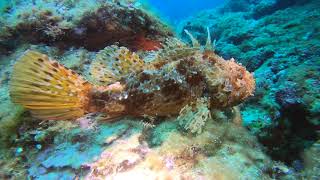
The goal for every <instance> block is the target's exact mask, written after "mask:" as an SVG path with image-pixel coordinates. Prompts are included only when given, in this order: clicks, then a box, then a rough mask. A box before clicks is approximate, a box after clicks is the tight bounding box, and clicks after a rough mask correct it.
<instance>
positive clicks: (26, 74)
mask: <svg viewBox="0 0 320 180" xmlns="http://www.w3.org/2000/svg"><path fill="white" fill-rule="evenodd" d="M91 88H92V85H91V84H90V83H88V82H86V81H85V80H83V79H82V78H81V77H80V76H79V75H78V74H76V73H75V72H74V71H72V70H70V69H67V68H66V67H64V66H63V65H61V64H59V63H58V62H57V61H54V60H50V59H49V58H48V56H46V55H44V54H41V53H39V52H36V51H31V50H28V51H26V52H25V53H24V54H23V55H22V56H21V57H20V59H19V60H18V61H17V63H16V64H15V65H14V67H13V72H12V76H11V82H10V96H11V100H12V101H13V102H14V103H16V104H20V105H22V106H24V107H25V108H27V109H28V110H30V111H31V113H32V115H33V116H34V117H36V118H39V119H44V120H68V119H75V118H78V117H80V116H82V115H84V114H85V113H86V109H88V104H89V92H90V90H91Z"/></svg>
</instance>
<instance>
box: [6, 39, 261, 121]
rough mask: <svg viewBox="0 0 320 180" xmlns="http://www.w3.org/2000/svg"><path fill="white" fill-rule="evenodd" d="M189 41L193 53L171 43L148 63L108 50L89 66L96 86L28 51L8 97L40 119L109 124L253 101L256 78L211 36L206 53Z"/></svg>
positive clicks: (119, 50)
mask: <svg viewBox="0 0 320 180" xmlns="http://www.w3.org/2000/svg"><path fill="white" fill-rule="evenodd" d="M190 36H191V35H190ZM191 40H192V43H193V47H189V46H187V45H186V44H184V43H182V42H180V41H179V40H177V39H171V40H168V41H167V43H166V44H164V45H163V48H162V49H159V51H157V52H153V56H152V57H153V58H152V59H151V60H148V62H147V61H146V60H143V58H141V57H139V56H138V55H137V54H136V53H133V52H131V51H129V50H128V49H127V48H125V47H117V46H110V47H107V48H105V49H104V50H102V51H100V52H99V53H98V54H97V58H96V60H95V61H93V62H92V64H91V67H90V78H89V79H90V81H91V82H92V83H93V84H90V83H87V82H85V81H84V80H82V78H81V77H79V76H78V75H76V74H75V73H73V72H72V71H71V70H67V69H66V68H64V67H63V66H62V65H60V64H58V63H57V62H55V61H52V60H48V58H47V57H46V56H45V55H42V54H40V53H36V52H33V51H28V52H26V53H25V55H23V56H22V58H21V60H20V61H18V62H17V63H16V65H15V68H14V71H13V76H12V80H11V91H10V94H11V97H12V100H13V101H14V102H16V103H18V104H22V105H23V106H25V107H26V108H27V109H29V110H31V112H32V113H33V114H34V115H35V116H36V117H38V118H41V119H75V118H77V117H80V116H82V115H84V114H86V113H90V112H103V113H105V114H106V115H107V117H108V118H114V117H119V116H125V115H131V116H136V117H139V116H172V115H177V114H179V112H180V110H181V109H182V108H183V107H184V106H186V105H188V104H192V103H193V102H195V101H196V100H197V99H198V98H201V97H205V98H207V99H208V102H209V106H210V108H225V107H230V106H234V105H237V104H238V103H240V102H242V101H243V100H244V99H246V98H247V97H248V96H250V95H252V93H253V91H254V88H255V81H254V78H253V75H252V74H251V73H249V72H248V71H246V69H245V68H244V67H243V66H241V65H239V64H237V63H236V62H235V61H234V60H233V59H232V60H229V61H226V60H224V59H222V58H221V57H219V56H218V55H216V54H215V53H214V51H213V50H212V47H211V46H212V45H211V39H210V36H208V41H207V44H206V46H205V47H204V48H202V47H200V44H199V43H198V42H197V41H196V40H195V39H194V38H193V37H192V36H191ZM39 59H41V60H39ZM43 64H45V65H43ZM56 64H58V65H56ZM26 65H27V66H26ZM22 69H23V70H22ZM35 69H37V71H41V73H40V74H45V75H46V78H43V76H42V77H41V76H39V75H37V74H39V73H38V72H35V71H34V70H35ZM61 69H62V70H61ZM66 72H67V73H66ZM60 73H64V75H63V76H61V75H60ZM23 77H28V78H30V80H28V81H27V80H25V78H23ZM73 88H75V89H73ZM30 92H31V94H32V95H31V94H30V95H28V93H30ZM37 92H41V93H40V94H41V96H37ZM63 99H66V102H65V103H64V101H63ZM75 112H77V113H75Z"/></svg>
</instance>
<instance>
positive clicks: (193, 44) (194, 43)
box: [184, 29, 200, 47]
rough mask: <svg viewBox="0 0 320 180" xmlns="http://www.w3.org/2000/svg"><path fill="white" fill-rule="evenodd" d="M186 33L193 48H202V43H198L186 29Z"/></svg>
mask: <svg viewBox="0 0 320 180" xmlns="http://www.w3.org/2000/svg"><path fill="white" fill-rule="evenodd" d="M184 32H185V33H186V34H187V35H188V36H189V38H190V40H191V42H192V46H193V47H200V43H199V42H198V40H197V39H196V38H194V37H193V35H192V34H191V33H190V32H189V31H188V30H186V29H185V30H184Z"/></svg>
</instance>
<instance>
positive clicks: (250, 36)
mask: <svg viewBox="0 0 320 180" xmlns="http://www.w3.org/2000/svg"><path fill="white" fill-rule="evenodd" d="M319 8H320V3H319V1H315V0H314V1H307V0H306V1H287V0H264V1H245V0H243V1H229V2H228V3H227V4H226V5H225V6H224V7H221V8H220V9H216V10H210V11H205V12H202V13H199V14H198V15H196V16H194V17H191V18H190V19H188V20H186V21H185V22H183V23H182V24H181V26H180V30H179V33H180V35H181V37H182V38H184V39H186V40H187V38H186V37H187V35H186V34H185V33H184V32H183V30H184V29H187V30H188V31H190V32H191V33H192V34H193V35H195V36H196V37H197V38H198V39H199V38H200V39H202V42H205V40H206V28H207V27H209V29H210V33H211V35H212V36H213V39H216V44H215V49H216V52H217V53H218V54H219V55H221V56H222V57H224V58H231V57H234V58H236V59H237V60H238V61H239V62H241V63H242V64H243V65H244V66H246V67H247V68H248V69H249V70H251V71H253V72H254V74H255V77H256V82H257V89H256V92H255V96H254V97H252V98H250V99H249V100H248V101H247V102H246V103H245V104H244V105H243V106H242V108H241V112H242V115H243V119H244V125H245V126H247V127H248V128H249V129H250V130H251V132H253V133H254V134H256V135H257V136H258V137H259V140H260V142H262V144H264V145H265V146H266V147H267V151H268V153H269V154H271V156H272V157H273V158H274V159H276V160H281V161H283V162H286V163H288V164H293V165H294V164H297V163H299V162H301V156H300V154H301V153H302V152H303V150H304V149H306V148H308V147H310V146H311V145H312V144H313V143H314V142H315V141H317V140H318V138H319V130H320V128H319V127H320V96H319V93H320V79H319V77H320V57H319V55H320V51H319V49H320V46H319V44H320V33H319V32H320V31H319V30H320V23H319V22H320V21H319V19H320V11H319V10H318V9H319ZM289 154H290V155H289Z"/></svg>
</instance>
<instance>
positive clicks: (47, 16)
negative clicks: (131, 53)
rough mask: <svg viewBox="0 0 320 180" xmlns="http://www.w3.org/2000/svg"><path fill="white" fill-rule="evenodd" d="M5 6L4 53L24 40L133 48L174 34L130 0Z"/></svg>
mask: <svg viewBox="0 0 320 180" xmlns="http://www.w3.org/2000/svg"><path fill="white" fill-rule="evenodd" d="M25 7H30V8H27V9H26V8H25ZM0 8H1V7H0ZM0 11H1V13H3V15H2V16H1V19H0V24H1V29H0V50H1V51H2V52H3V53H5V52H6V51H9V50H12V49H14V48H16V47H17V46H18V45H19V44H21V43H34V44H38V43H45V44H47V45H51V46H53V45H54V46H57V47H59V48H61V49H65V48H69V47H84V48H86V49H88V50H99V49H103V48H104V47H106V46H108V45H112V44H115V43H119V44H120V45H123V46H126V47H128V48H131V49H133V50H137V49H143V50H153V49H155V47H159V46H160V43H161V42H163V41H164V40H165V38H166V37H169V36H172V33H171V31H170V29H169V28H168V26H166V25H164V24H163V23H161V22H160V21H159V20H157V19H156V18H154V17H153V16H150V15H149V14H148V13H147V12H146V11H143V10H141V9H138V8H136V7H135V6H133V5H130V3H120V2H112V1H97V2H96V1H85V0H81V1H67V0H66V1H58V0H57V1H45V0H39V1H20V0H16V1H10V2H7V4H6V5H5V6H4V7H2V8H1V9H0Z"/></svg>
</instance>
